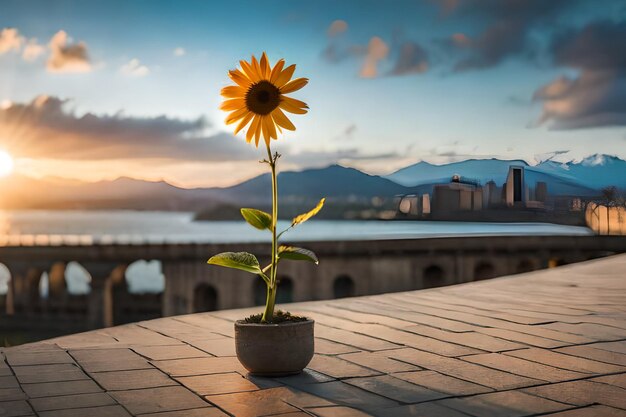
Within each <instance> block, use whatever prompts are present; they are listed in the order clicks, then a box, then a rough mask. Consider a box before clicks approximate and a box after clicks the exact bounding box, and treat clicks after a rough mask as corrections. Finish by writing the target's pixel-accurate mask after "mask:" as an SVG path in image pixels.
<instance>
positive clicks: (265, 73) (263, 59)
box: [260, 52, 271, 80]
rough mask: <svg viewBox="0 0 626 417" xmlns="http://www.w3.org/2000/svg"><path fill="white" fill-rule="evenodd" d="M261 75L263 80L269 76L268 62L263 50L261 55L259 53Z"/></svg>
mask: <svg viewBox="0 0 626 417" xmlns="http://www.w3.org/2000/svg"><path fill="white" fill-rule="evenodd" d="M260 64H261V77H263V79H264V80H268V79H269V78H270V72H271V70H270V63H269V61H268V59H267V55H265V52H263V55H261V63H260Z"/></svg>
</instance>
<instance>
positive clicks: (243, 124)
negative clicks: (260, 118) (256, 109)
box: [234, 112, 254, 135]
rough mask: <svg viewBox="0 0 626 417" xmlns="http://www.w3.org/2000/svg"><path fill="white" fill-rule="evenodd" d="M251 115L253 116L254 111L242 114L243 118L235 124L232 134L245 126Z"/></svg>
mask: <svg viewBox="0 0 626 417" xmlns="http://www.w3.org/2000/svg"><path fill="white" fill-rule="evenodd" d="M253 117H254V113H252V112H248V114H246V115H245V116H244V118H243V120H241V122H239V124H238V125H237V128H236V129H235V133H234V134H235V135H236V134H237V133H239V131H240V130H241V129H243V128H244V127H246V125H247V124H248V123H250V120H252V118H253Z"/></svg>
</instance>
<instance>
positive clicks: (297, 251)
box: [278, 245, 319, 265]
mask: <svg viewBox="0 0 626 417" xmlns="http://www.w3.org/2000/svg"><path fill="white" fill-rule="evenodd" d="M278 259H289V260H292V261H309V262H313V263H314V264H316V265H317V264H318V263H319V261H318V260H317V256H316V255H315V253H313V251H311V250H308V249H304V248H298V247H295V246H284V245H281V246H280V247H279V248H278Z"/></svg>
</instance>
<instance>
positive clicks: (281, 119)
mask: <svg viewBox="0 0 626 417" xmlns="http://www.w3.org/2000/svg"><path fill="white" fill-rule="evenodd" d="M272 118H273V119H274V121H275V122H276V124H277V125H278V126H279V127H282V128H284V129H287V130H296V127H295V126H294V125H293V123H291V120H289V118H288V117H287V116H286V115H285V113H283V111H282V110H281V109H278V108H277V109H276V110H274V111H273V112H272Z"/></svg>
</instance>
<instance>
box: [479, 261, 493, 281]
mask: <svg viewBox="0 0 626 417" xmlns="http://www.w3.org/2000/svg"><path fill="white" fill-rule="evenodd" d="M495 276H496V269H495V268H494V267H493V265H492V264H490V263H489V262H480V263H478V264H477V265H476V267H475V268H474V281H480V280H482V279H489V278H493V277H495Z"/></svg>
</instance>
